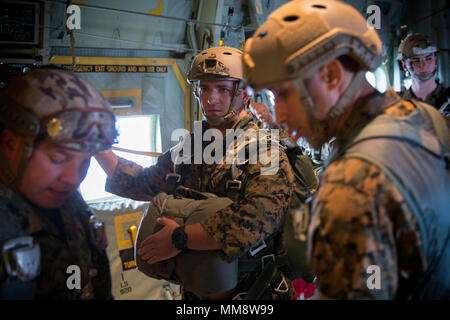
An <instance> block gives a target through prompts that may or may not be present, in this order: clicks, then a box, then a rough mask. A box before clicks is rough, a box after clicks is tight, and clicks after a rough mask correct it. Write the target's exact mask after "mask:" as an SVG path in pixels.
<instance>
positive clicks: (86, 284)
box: [0, 67, 117, 300]
mask: <svg viewBox="0 0 450 320" xmlns="http://www.w3.org/2000/svg"><path fill="white" fill-rule="evenodd" d="M0 95H1V98H0V101H1V104H0V108H1V115H0V126H1V128H0V129H1V130H0V134H1V138H2V149H0V151H1V152H0V158H1V160H2V162H1V170H0V178H1V181H0V246H1V249H2V255H0V296H1V298H2V299H58V300H59V299H69V300H74V299H94V298H95V299H112V295H111V274H110V269H109V262H108V259H107V256H106V251H105V248H106V246H107V241H106V234H105V232H104V228H103V226H102V224H101V223H99V222H98V221H96V219H95V216H94V215H93V213H92V212H91V210H90V209H89V207H88V206H87V204H86V203H85V202H84V200H83V199H82V197H81V195H80V194H79V193H78V191H77V190H76V188H77V187H78V185H79V183H80V182H81V180H82V178H83V177H84V175H85V173H86V170H87V166H88V164H89V159H90V157H91V156H92V155H94V154H95V153H96V152H98V151H101V150H105V149H108V148H110V147H111V144H112V143H113V142H114V140H115V138H116V136H117V133H116V129H115V120H114V115H113V113H112V108H111V106H110V105H109V104H108V102H107V101H106V100H105V99H104V98H103V97H102V96H101V94H100V93H99V92H98V91H97V90H96V89H95V88H94V87H93V86H92V85H91V84H89V83H87V82H86V81H84V80H82V79H80V78H78V77H77V76H75V75H74V74H73V73H71V72H69V71H67V70H62V69H58V68H55V67H40V68H36V69H33V70H31V71H28V72H26V73H24V74H21V75H18V76H16V77H15V78H13V79H11V80H10V82H9V83H8V84H7V85H6V86H5V87H4V88H2V90H1V93H0ZM11 136H13V137H17V138H14V139H21V141H22V142H23V143H22V144H21V147H20V148H21V150H20V149H19V151H20V152H21V153H20V156H19V157H16V158H15V160H14V161H10V159H11V154H12V153H11V150H9V149H8V147H7V144H6V145H5V144H4V143H3V141H6V142H7V143H8V142H10V143H11V141H16V140H11V139H10V137H11ZM4 139H9V140H4ZM17 141H18V140H17ZM44 148H45V149H44ZM42 181H44V182H42ZM43 183H44V184H43ZM35 186H38V187H39V188H41V189H36V188H37V187H35ZM33 188H34V189H33ZM24 237H27V238H24ZM24 239H31V241H32V243H27V242H24ZM39 251H40V254H39ZM24 258H25V259H24ZM77 267H78V268H79V269H78V268H77ZM78 271H79V272H78ZM78 275H79V279H77V278H78Z"/></svg>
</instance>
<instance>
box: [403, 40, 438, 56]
mask: <svg viewBox="0 0 450 320" xmlns="http://www.w3.org/2000/svg"><path fill="white" fill-rule="evenodd" d="M435 52H438V50H437V48H436V46H435V45H434V44H433V42H432V41H431V39H430V38H429V37H427V36H425V35H423V34H419V33H417V34H413V35H409V36H407V37H406V38H405V39H403V40H402V42H401V43H400V46H399V47H398V55H397V59H398V60H405V59H409V58H412V57H414V56H417V55H422V54H429V53H435Z"/></svg>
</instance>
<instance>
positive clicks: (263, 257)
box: [261, 254, 275, 270]
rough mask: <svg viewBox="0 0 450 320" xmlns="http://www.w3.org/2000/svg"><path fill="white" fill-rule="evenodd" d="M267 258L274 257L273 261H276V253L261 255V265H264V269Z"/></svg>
mask: <svg viewBox="0 0 450 320" xmlns="http://www.w3.org/2000/svg"><path fill="white" fill-rule="evenodd" d="M267 258H272V261H273V262H275V255H274V254H267V255H265V256H262V257H261V266H262V269H263V270H264V261H265V260H266V259H267Z"/></svg>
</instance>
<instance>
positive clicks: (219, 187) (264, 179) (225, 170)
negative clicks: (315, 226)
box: [106, 115, 294, 261]
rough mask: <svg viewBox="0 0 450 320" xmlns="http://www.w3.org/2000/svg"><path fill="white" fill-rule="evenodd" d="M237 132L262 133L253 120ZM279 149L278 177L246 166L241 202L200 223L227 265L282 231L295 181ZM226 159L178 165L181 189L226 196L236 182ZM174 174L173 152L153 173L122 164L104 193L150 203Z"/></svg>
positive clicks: (258, 165) (204, 144)
mask: <svg viewBox="0 0 450 320" xmlns="http://www.w3.org/2000/svg"><path fill="white" fill-rule="evenodd" d="M208 128H209V127H208V125H207V123H206V121H203V122H202V131H203V132H204V131H206V130H207V129H208ZM233 129H235V130H238V129H241V130H243V131H246V130H260V129H258V127H257V126H256V125H255V123H254V122H253V118H252V117H251V116H249V115H248V116H245V117H244V118H243V119H241V120H240V121H239V122H238V123H237V124H236V125H235V126H234V127H233ZM191 135H192V134H191ZM193 140H194V139H191V141H193ZM224 140H225V139H224ZM208 144H210V141H203V142H202V148H201V151H202V152H203V151H204V150H205V148H206V147H207V146H208ZM225 148H226V147H225V141H224V150H225ZM268 148H269V147H268ZM277 149H278V150H279V158H278V160H279V161H278V163H279V165H278V170H277V171H276V173H274V174H270V175H267V174H265V175H264V174H261V169H263V168H264V167H266V166H267V165H263V164H261V162H260V161H259V159H258V162H257V163H256V164H252V163H249V162H246V163H245V164H242V165H238V166H237V168H238V170H239V173H240V175H239V177H238V178H237V179H238V180H241V181H242V189H241V191H240V192H239V193H240V196H239V198H238V199H237V201H234V202H233V203H232V204H231V205H229V206H227V207H225V208H224V209H222V210H220V211H218V212H217V214H216V215H215V216H213V217H211V218H209V219H207V220H206V221H203V222H201V224H202V226H203V227H204V229H205V230H206V232H207V233H208V234H209V235H210V236H211V237H213V238H214V239H215V240H216V241H217V243H219V244H220V246H221V247H222V250H219V251H218V254H219V255H220V256H221V257H222V258H223V259H225V260H227V261H233V260H235V259H237V258H238V257H241V256H242V255H244V254H245V253H246V252H247V251H248V250H249V249H250V248H251V247H253V246H255V245H256V244H258V243H259V242H260V241H262V240H263V239H265V238H267V237H268V236H269V235H271V234H272V233H274V232H275V231H277V230H278V229H279V227H280V223H281V220H282V218H283V216H284V214H285V212H286V210H287V208H288V205H289V200H290V197H291V194H292V192H293V189H294V175H293V172H292V169H291V167H290V164H289V161H288V159H287V157H286V154H285V153H284V152H283V150H282V148H281V147H280V146H279V145H278V144H277ZM192 154H194V153H193V152H192ZM268 155H270V150H269V151H268ZM223 157H224V158H223V161H222V162H221V163H219V164H218V163H212V164H206V163H204V162H203V163H201V164H193V163H191V164H179V165H177V166H176V172H177V173H178V174H180V175H181V181H180V182H179V184H180V185H183V186H185V187H188V188H192V189H195V190H198V191H201V192H210V193H214V194H216V195H218V196H228V194H227V188H226V185H227V181H229V180H231V178H232V175H231V164H227V163H226V161H225V152H224V153H223ZM173 170H174V164H173V162H172V159H171V152H170V150H169V151H167V152H166V153H164V154H163V155H162V156H161V157H159V159H158V162H157V163H156V164H155V165H154V166H151V167H149V168H142V167H141V166H139V165H137V164H135V163H133V162H130V161H127V160H125V159H122V158H119V162H118V165H117V167H116V171H115V173H114V176H113V178H112V179H108V180H107V182H106V190H107V191H109V192H112V193H115V194H117V195H120V196H122V197H127V198H132V199H135V200H141V201H150V200H151V199H152V197H153V196H155V195H156V194H158V193H159V192H161V191H165V186H166V183H165V178H166V175H167V174H168V173H173Z"/></svg>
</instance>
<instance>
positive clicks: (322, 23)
mask: <svg viewBox="0 0 450 320" xmlns="http://www.w3.org/2000/svg"><path fill="white" fill-rule="evenodd" d="M381 50H382V42H381V40H380V38H379V36H378V34H377V32H376V31H375V30H374V29H373V28H370V27H368V25H367V22H366V20H365V19H364V17H363V16H362V15H361V14H360V13H359V12H358V11H357V10H356V9H355V8H353V7H352V6H350V5H348V4H346V3H344V2H341V1H335V0H326V1H325V0H314V1H309V0H303V1H302V0H298V1H290V2H288V3H286V4H285V5H283V6H281V7H280V8H278V9H277V10H275V11H274V12H273V13H272V14H271V15H270V16H269V17H268V19H267V21H266V22H265V23H264V24H263V25H262V26H260V27H259V28H258V30H257V31H256V32H255V33H254V35H253V36H252V38H250V39H249V40H247V42H246V44H245V49H244V75H245V78H246V79H247V80H248V83H247V84H248V85H250V86H252V87H253V88H254V89H255V90H260V89H262V88H267V87H270V86H273V85H275V84H278V83H281V82H284V81H287V80H294V79H297V81H294V83H295V85H296V87H297V91H299V94H300V96H301V98H302V99H304V100H305V101H304V104H306V105H305V107H307V108H308V109H311V110H310V111H313V109H314V106H313V105H312V101H311V99H310V97H309V94H308V92H307V91H306V89H304V88H303V82H302V81H299V79H303V78H308V77H311V76H312V75H313V74H314V72H316V71H317V70H318V69H319V68H320V67H321V66H323V65H325V64H327V63H328V62H330V61H332V60H334V59H336V58H338V57H340V56H342V55H348V56H350V57H351V58H353V59H354V60H355V61H356V62H357V63H358V64H359V65H360V69H361V71H360V72H358V73H357V74H356V75H355V76H354V78H353V81H352V83H351V84H350V85H349V87H348V88H347V91H346V92H345V94H344V95H343V97H342V98H341V100H340V101H339V102H338V103H337V104H336V106H335V107H334V108H333V109H332V110H331V112H330V114H329V116H330V117H333V118H334V117H337V116H339V115H340V114H342V113H343V111H344V108H345V107H346V105H347V104H348V102H349V101H350V99H351V98H352V97H353V95H354V93H355V91H356V89H357V87H358V85H359V84H360V82H361V81H362V79H363V77H364V75H365V72H364V70H374V69H375V68H376V67H377V66H378V65H379V64H380V63H381ZM308 104H309V105H308Z"/></svg>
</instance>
